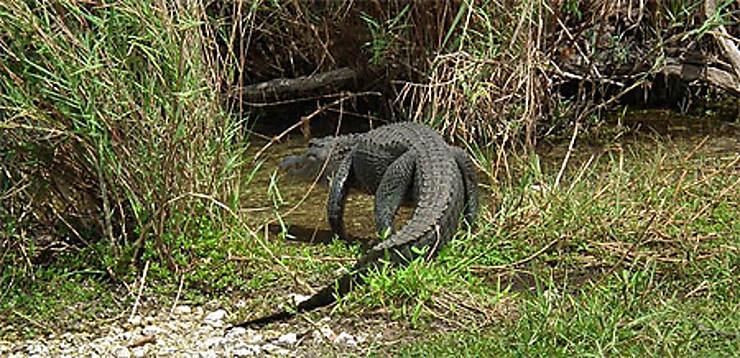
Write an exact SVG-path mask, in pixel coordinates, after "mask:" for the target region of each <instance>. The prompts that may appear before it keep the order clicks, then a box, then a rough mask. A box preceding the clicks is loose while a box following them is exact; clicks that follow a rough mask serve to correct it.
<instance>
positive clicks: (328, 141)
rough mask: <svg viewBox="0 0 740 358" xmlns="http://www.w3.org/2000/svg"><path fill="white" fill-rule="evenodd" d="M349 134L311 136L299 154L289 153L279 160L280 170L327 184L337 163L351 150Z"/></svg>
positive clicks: (296, 176) (300, 177) (303, 178)
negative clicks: (304, 149)
mask: <svg viewBox="0 0 740 358" xmlns="http://www.w3.org/2000/svg"><path fill="white" fill-rule="evenodd" d="M351 139H352V138H351V136H340V137H323V138H312V139H311V140H310V141H309V142H308V149H307V150H306V151H305V152H304V153H303V154H300V155H289V156H287V157H285V158H283V160H282V161H280V170H282V171H284V172H287V173H288V175H290V176H292V177H295V178H298V179H301V180H305V181H313V180H314V179H316V177H319V178H320V179H319V182H321V184H324V185H328V184H329V182H330V180H329V179H330V178H331V177H332V176H334V173H335V172H336V171H337V168H338V167H339V163H340V162H341V161H342V159H343V158H344V157H345V156H346V155H347V154H348V153H349V152H350V150H351Z"/></svg>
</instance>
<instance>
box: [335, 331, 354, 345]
mask: <svg viewBox="0 0 740 358" xmlns="http://www.w3.org/2000/svg"><path fill="white" fill-rule="evenodd" d="M334 344H338V345H340V346H345V347H357V341H356V340H355V337H353V336H352V335H351V334H348V333H346V332H342V333H340V334H339V335H338V336H337V338H336V339H334Z"/></svg>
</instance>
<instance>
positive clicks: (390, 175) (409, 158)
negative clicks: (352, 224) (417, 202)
mask: <svg viewBox="0 0 740 358" xmlns="http://www.w3.org/2000/svg"><path fill="white" fill-rule="evenodd" d="M415 166H416V153H414V152H411V151H408V152H406V153H403V154H402V155H401V156H400V157H398V159H396V160H395V161H394V162H393V163H391V165H389V166H388V169H386V171H385V173H384V174H383V178H382V179H381V180H380V185H378V189H377V191H376V192H375V226H376V228H377V229H378V234H379V235H380V236H381V237H383V235H386V234H388V233H390V231H389V230H392V229H393V218H395V217H396V213H397V212H398V207H399V206H400V205H401V201H402V200H403V198H404V197H405V196H406V192H407V191H408V190H410V189H411V185H412V181H413V180H414V168H415Z"/></svg>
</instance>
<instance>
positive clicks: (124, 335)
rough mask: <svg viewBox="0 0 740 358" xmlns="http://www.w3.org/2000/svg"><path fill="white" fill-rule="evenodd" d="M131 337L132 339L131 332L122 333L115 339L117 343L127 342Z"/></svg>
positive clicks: (132, 334)
mask: <svg viewBox="0 0 740 358" xmlns="http://www.w3.org/2000/svg"><path fill="white" fill-rule="evenodd" d="M133 337H134V333H133V332H123V333H121V334H119V335H118V336H116V339H117V340H119V341H128V340H131V338H133Z"/></svg>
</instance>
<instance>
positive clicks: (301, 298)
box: [292, 293, 311, 305]
mask: <svg viewBox="0 0 740 358" xmlns="http://www.w3.org/2000/svg"><path fill="white" fill-rule="evenodd" d="M292 298H293V302H295V304H296V305H297V304H300V303H301V302H303V301H308V299H309V298H311V296H306V295H301V294H298V293H294V294H293V295H292Z"/></svg>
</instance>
